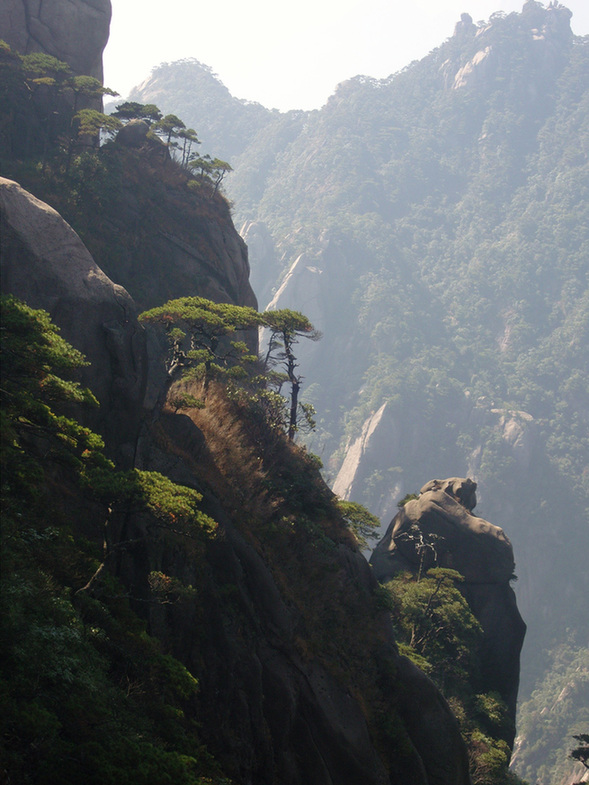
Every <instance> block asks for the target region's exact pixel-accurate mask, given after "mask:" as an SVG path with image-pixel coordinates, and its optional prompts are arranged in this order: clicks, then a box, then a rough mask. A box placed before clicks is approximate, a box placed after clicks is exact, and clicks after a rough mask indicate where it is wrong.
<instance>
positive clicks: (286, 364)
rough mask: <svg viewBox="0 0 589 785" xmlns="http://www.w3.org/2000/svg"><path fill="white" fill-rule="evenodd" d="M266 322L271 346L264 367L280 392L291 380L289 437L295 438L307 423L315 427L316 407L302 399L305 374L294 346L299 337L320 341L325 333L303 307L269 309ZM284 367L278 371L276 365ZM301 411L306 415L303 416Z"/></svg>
mask: <svg viewBox="0 0 589 785" xmlns="http://www.w3.org/2000/svg"><path fill="white" fill-rule="evenodd" d="M262 319H263V321H262V324H263V325H264V327H266V328H267V330H268V338H267V347H266V352H265V358H264V370H265V371H266V373H267V374H269V377H268V378H269V381H270V384H271V385H273V386H276V387H277V390H278V392H280V390H281V388H282V384H283V383H284V382H288V384H290V411H289V417H288V430H287V433H288V438H289V439H290V440H292V439H294V437H295V433H296V432H297V430H299V429H300V427H301V424H302V423H305V424H306V425H307V427H308V428H309V429H310V430H313V429H314V427H315V421H314V419H313V418H314V415H315V409H314V407H313V406H312V404H309V403H306V404H301V403H299V392H300V389H301V383H302V381H303V377H302V376H300V374H298V373H297V372H296V369H297V368H298V361H297V358H296V355H295V350H294V347H295V345H296V344H297V343H298V341H299V338H301V337H303V338H308V339H309V340H311V341H318V340H319V339H320V338H321V334H320V333H319V332H318V331H317V330H316V329H315V328H314V327H313V325H312V324H311V322H310V321H309V319H308V318H307V317H306V316H305V315H304V314H302V313H300V312H299V311H292V310H290V309H288V308H283V309H281V310H278V311H265V312H264V314H263V317H262ZM277 367H278V368H280V369H281V370H280V371H276V370H275V369H276V368H277ZM299 411H300V412H301V413H302V417H300V416H299Z"/></svg>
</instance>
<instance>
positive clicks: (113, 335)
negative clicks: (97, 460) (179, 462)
mask: <svg viewBox="0 0 589 785" xmlns="http://www.w3.org/2000/svg"><path fill="white" fill-rule="evenodd" d="M0 264H1V268H0V269H1V276H2V277H1V280H2V292H3V293H4V294H8V293H10V294H14V295H15V296H16V297H18V298H19V299H21V300H24V301H25V302H26V303H27V304H28V305H30V306H31V307H33V308H43V309H44V310H46V311H48V312H49V314H50V315H51V317H52V319H53V320H54V321H55V323H56V324H57V325H58V326H59V327H60V328H61V330H62V331H63V334H64V336H65V337H66V339H67V340H68V341H69V342H70V343H71V344H72V345H74V346H75V347H76V348H77V349H79V350H80V351H81V352H83V354H84V355H86V357H88V358H89V359H90V361H91V363H92V364H91V365H90V366H89V367H88V368H85V369H84V370H83V371H82V382H83V383H84V384H85V385H86V386H88V387H90V389H91V390H92V391H93V393H94V394H95V395H96V397H97V398H98V400H99V402H100V404H101V407H100V409H99V410H96V411H92V412H89V413H86V415H85V419H86V420H87V421H88V424H89V425H90V426H91V427H93V428H95V429H96V430H98V431H100V432H101V433H103V434H104V435H105V436H107V437H109V436H110V437H111V438H110V440H109V441H111V442H115V443H116V444H118V445H124V444H125V443H126V444H127V449H131V444H132V442H133V440H134V439H135V438H136V437H135V431H136V428H137V425H138V416H139V414H140V412H141V409H142V405H143V401H144V397H145V394H146V390H147V386H146V382H147V364H146V363H147V359H146V351H147V346H146V340H145V334H144V332H143V330H141V328H139V326H138V325H137V322H136V314H137V308H136V306H135V303H134V302H133V300H132V299H131V297H130V296H129V294H128V292H127V291H126V290H125V289H124V288H123V287H122V286H119V285H117V284H115V283H113V282H112V281H111V280H110V279H109V278H108V277H107V276H106V275H105V274H104V273H103V271H102V270H101V269H100V268H99V267H98V265H97V264H96V263H95V261H94V260H93V258H92V257H91V255H90V254H89V252H88V250H87V249H86V247H85V246H84V244H83V243H82V241H81V240H80V238H79V237H78V235H77V234H76V233H75V232H74V231H73V229H72V228H71V227H70V226H69V225H68V224H67V223H66V222H65V221H64V220H63V218H62V217H61V216H60V215H59V213H57V212H56V211H55V210H54V209H53V208H51V207H50V206H49V205H47V204H45V203H44V202H41V201H40V200H38V199H36V198H35V197H34V196H33V195H32V194H30V193H28V192H27V191H25V190H24V189H23V188H21V187H20V186H19V185H18V183H15V182H13V181H11V180H6V179H5V178H0Z"/></svg>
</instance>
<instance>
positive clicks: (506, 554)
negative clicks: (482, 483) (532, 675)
mask: <svg viewBox="0 0 589 785" xmlns="http://www.w3.org/2000/svg"><path fill="white" fill-rule="evenodd" d="M475 492H476V483H475V482H473V481H472V480H471V479H468V478H457V477H451V478H449V479H447V480H432V481H431V482H429V483H427V484H426V485H424V486H423V488H422V489H421V491H420V493H419V497H418V498H417V499H414V500H411V501H409V502H407V503H406V504H405V506H404V507H403V508H402V509H401V510H400V511H399V513H398V514H397V515H396V516H395V518H394V520H393V521H392V523H391V524H390V526H389V528H388V530H387V532H386V534H385V536H384V538H383V539H382V540H381V542H380V543H379V544H378V545H377V547H376V548H375V549H374V552H373V554H372V556H371V559H370V563H371V564H372V567H373V570H374V574H375V577H376V578H377V579H378V580H379V581H381V582H384V581H388V580H391V579H392V578H393V577H394V576H395V575H396V574H398V573H400V572H404V571H410V572H413V573H417V572H418V571H419V569H420V567H421V569H429V568H430V567H433V566H438V567H446V568H450V569H453V570H457V571H458V572H459V573H461V574H462V575H463V576H464V579H465V580H464V583H463V584H461V585H460V586H459V588H460V590H461V591H462V592H463V594H464V596H465V598H466V600H467V601H468V603H469V605H470V607H471V610H472V612H473V614H474V615H475V616H476V618H477V619H478V620H479V622H480V623H481V626H482V628H483V639H482V643H481V648H480V652H479V658H480V663H481V675H480V685H478V686H480V689H481V691H484V692H488V691H491V690H495V691H497V692H499V694H500V695H501V696H502V698H503V699H504V700H505V702H506V703H507V706H508V708H509V711H510V715H511V718H512V719H513V720H515V708H516V700H517V691H518V686H519V657H520V651H521V647H522V644H523V640H524V635H525V631H526V625H525V624H524V622H523V620H522V618H521V616H520V614H519V611H518V609H517V605H516V601H515V594H514V592H513V590H512V588H511V586H510V584H509V581H510V579H511V578H512V577H513V570H514V567H515V562H514V558H513V549H512V547H511V543H510V542H509V540H508V539H507V537H506V536H505V534H504V532H503V530H502V529H500V528H499V527H498V526H494V525H493V524H491V523H489V522H488V521H485V520H484V519H483V518H479V517H477V516H475V515H474V514H473V513H472V510H473V509H474V507H475V505H476V493H475ZM421 538H423V540H425V541H426V542H431V543H432V545H433V548H425V549H423V548H421V547H420V543H421V541H422V539H421ZM434 549H435V553H434ZM422 560H423V564H422ZM507 741H508V742H509V744H510V745H512V744H513V735H509V737H508V738H507Z"/></svg>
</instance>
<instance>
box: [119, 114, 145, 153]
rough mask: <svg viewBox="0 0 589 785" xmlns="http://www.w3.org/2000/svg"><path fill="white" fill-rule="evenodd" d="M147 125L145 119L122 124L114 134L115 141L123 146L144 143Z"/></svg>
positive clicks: (136, 145) (134, 145) (135, 145)
mask: <svg viewBox="0 0 589 785" xmlns="http://www.w3.org/2000/svg"><path fill="white" fill-rule="evenodd" d="M148 131H149V125H148V124H147V123H146V122H145V120H131V122H129V123H127V125H124V126H123V127H122V128H121V129H120V131H119V132H118V133H117V136H116V140H115V141H116V143H117V144H121V145H123V147H141V145H143V144H145V140H146V138H147V132H148Z"/></svg>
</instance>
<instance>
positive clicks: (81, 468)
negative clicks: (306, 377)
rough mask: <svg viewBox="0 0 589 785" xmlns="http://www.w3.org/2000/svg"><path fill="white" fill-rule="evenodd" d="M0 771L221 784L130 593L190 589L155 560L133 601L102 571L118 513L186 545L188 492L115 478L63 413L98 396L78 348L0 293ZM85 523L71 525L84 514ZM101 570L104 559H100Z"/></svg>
mask: <svg viewBox="0 0 589 785" xmlns="http://www.w3.org/2000/svg"><path fill="white" fill-rule="evenodd" d="M1 329H2V353H1V358H2V392H1V396H2V399H1V403H2V441H1V451H0V459H1V477H2V480H1V482H2V486H1V501H2V529H1V536H2V547H1V551H0V552H1V557H2V569H1V571H0V576H1V577H0V580H1V594H2V603H3V613H2V636H1V638H0V639H1V641H2V644H1V651H0V662H1V665H2V672H1V677H0V691H1V694H2V706H3V710H2V719H1V725H2V733H1V734H0V744H1V752H2V767H3V771H4V772H5V774H6V775H7V776H8V777H9V779H10V782H14V783H27V782H36V783H47V784H49V783H55V782H57V781H59V782H63V783H72V785H73V783H79V782H80V781H84V782H96V783H98V782H108V783H113V785H114V783H145V784H146V785H147V783H153V782H154V781H155V780H157V781H161V782H170V783H171V782H180V783H185V784H186V785H197V784H199V783H203V782H210V781H211V780H210V779H208V777H209V776H214V777H215V780H214V781H215V782H218V783H220V782H222V781H223V779H222V777H221V775H220V771H219V768H218V766H217V765H216V763H215V761H214V759H213V758H212V757H211V756H210V755H208V754H207V752H206V750H205V748H204V747H203V745H202V743H201V742H200V740H199V731H198V726H197V724H196V720H195V715H194V709H193V707H191V702H192V698H193V696H194V694H195V693H196V691H197V690H198V682H197V680H196V679H195V678H194V676H193V675H192V674H191V673H190V672H189V671H187V669H186V668H185V667H184V666H183V665H181V664H180V662H178V661H177V660H176V659H174V658H173V657H171V656H170V655H169V654H167V653H165V652H164V651H163V650H162V647H161V645H160V643H158V641H156V640H155V639H154V638H153V637H150V636H149V635H148V634H147V632H146V627H145V623H144V622H143V621H141V620H140V618H139V617H138V616H137V615H136V613H134V612H133V610H132V608H131V606H132V604H133V603H135V604H137V603H141V602H148V603H155V604H158V603H164V602H169V601H170V600H171V598H175V601H177V602H180V601H182V597H185V596H187V595H189V594H190V593H191V592H192V591H194V589H193V587H187V586H178V585H174V584H173V583H172V581H171V580H170V579H169V578H168V577H167V576H165V575H163V574H161V573H158V572H153V573H152V574H151V575H150V583H149V586H148V587H145V589H146V593H144V594H143V596H142V597H133V596H132V595H130V594H129V592H128V591H127V590H126V589H125V588H124V587H123V586H122V584H121V583H120V582H119V581H117V579H116V578H115V577H114V573H113V570H112V569H111V567H112V563H113V561H114V558H116V555H117V552H118V553H119V554H120V552H121V551H122V550H124V549H128V548H130V547H132V543H130V542H126V543H125V542H124V541H121V540H120V539H118V540H117V537H116V535H115V532H116V529H117V522H118V523H119V524H120V520H121V518H125V517H126V516H129V515H137V514H143V515H146V516H148V518H150V519H151V522H152V524H155V531H156V532H157V533H156V534H153V535H152V537H154V538H156V539H157V538H164V539H171V540H173V541H178V542H181V543H183V544H184V545H185V547H186V542H188V543H197V547H196V548H193V553H194V554H197V553H198V547H202V546H198V541H199V540H201V541H202V542H204V541H205V540H206V538H207V537H211V536H214V531H215V528H216V524H215V522H214V521H213V520H212V519H210V518H208V517H207V516H206V515H204V514H203V513H202V512H200V511H199V506H198V503H199V500H200V498H201V497H200V496H199V494H197V493H196V492H195V491H193V490H190V489H188V488H182V487H179V486H176V485H174V484H173V483H171V482H170V481H169V480H168V479H166V478H165V477H163V476H162V475H159V474H157V473H154V472H151V473H150V472H136V471H133V472H130V473H127V474H122V473H120V472H117V471H116V470H115V469H114V466H113V465H112V463H111V462H110V461H109V460H108V459H107V458H106V457H105V455H104V453H103V444H102V440H101V439H100V437H99V436H98V435H97V434H94V433H92V432H91V431H89V430H88V429H87V428H84V427H82V426H81V425H80V424H79V423H78V422H77V420H76V419H75V418H73V417H71V416H66V415H64V414H62V413H60V411H62V410H63V406H64V405H65V404H69V405H70V407H71V404H72V403H77V404H80V403H82V402H84V401H87V402H90V403H94V404H95V403H96V401H95V399H94V397H93V396H92V395H91V394H90V393H89V392H88V391H87V390H84V389H82V388H80V386H79V385H78V384H77V383H76V382H74V381H71V380H70V379H69V377H70V375H71V372H72V370H74V369H75V368H76V367H79V366H80V365H81V364H82V363H83V362H84V359H83V357H82V356H81V355H80V354H79V352H77V351H76V350H75V349H73V348H72V347H71V346H69V345H68V344H67V343H66V342H65V341H64V340H63V338H61V336H60V335H59V333H58V331H57V329H56V328H55V327H54V325H53V324H52V323H51V322H50V320H49V317H48V315H47V314H46V313H45V312H44V311H35V310H32V309H31V308H28V307H27V306H26V305H24V304H22V303H19V302H18V301H16V300H14V298H12V297H3V298H2V325H1ZM82 520H83V521H84V524H82V523H81V521H82ZM105 567H106V569H105Z"/></svg>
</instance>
